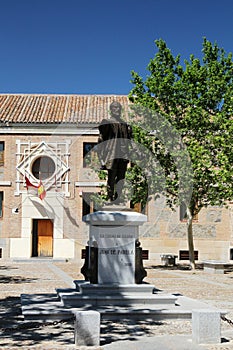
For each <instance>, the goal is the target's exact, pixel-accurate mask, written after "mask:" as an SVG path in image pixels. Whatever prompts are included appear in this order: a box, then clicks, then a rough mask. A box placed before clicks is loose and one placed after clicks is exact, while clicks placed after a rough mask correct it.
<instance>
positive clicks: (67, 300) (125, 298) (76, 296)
mask: <svg viewBox="0 0 233 350" xmlns="http://www.w3.org/2000/svg"><path fill="white" fill-rule="evenodd" d="M59 297H60V299H61V301H62V303H63V304H64V306H69V307H82V306H83V305H93V306H94V307H96V306H110V305H111V306H112V307H113V306H122V305H124V306H126V307H128V306H134V307H137V306H138V305H144V307H146V306H147V305H148V307H149V306H150V307H153V305H154V306H155V307H156V306H157V305H161V304H163V305H175V302H176V300H177V297H175V296H173V295H170V294H169V295H155V294H151V295H146V296H144V295H141V296H140V295H139V294H138V293H135V294H133V293H132V294H131V295H121V294H119V295H117V294H112V295H104V294H103V295H100V294H96V295H94V294H90V295H87V294H81V293H79V292H76V293H59Z"/></svg>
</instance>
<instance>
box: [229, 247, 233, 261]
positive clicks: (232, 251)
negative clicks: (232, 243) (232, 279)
mask: <svg viewBox="0 0 233 350" xmlns="http://www.w3.org/2000/svg"><path fill="white" fill-rule="evenodd" d="M230 260H233V248H231V249H230Z"/></svg>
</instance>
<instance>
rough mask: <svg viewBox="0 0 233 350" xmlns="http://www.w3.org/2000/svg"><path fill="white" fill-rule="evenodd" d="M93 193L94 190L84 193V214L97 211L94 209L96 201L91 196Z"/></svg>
mask: <svg viewBox="0 0 233 350" xmlns="http://www.w3.org/2000/svg"><path fill="white" fill-rule="evenodd" d="M92 195H93V193H92V192H84V193H83V212H82V214H83V216H84V215H87V214H91V213H93V212H94V211H95V209H94V203H93V200H92V199H91V196H92Z"/></svg>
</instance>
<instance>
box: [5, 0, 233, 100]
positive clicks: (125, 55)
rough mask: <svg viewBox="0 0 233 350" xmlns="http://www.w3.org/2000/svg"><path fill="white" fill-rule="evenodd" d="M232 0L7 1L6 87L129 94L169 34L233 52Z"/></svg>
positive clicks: (181, 46)
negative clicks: (135, 75)
mask: <svg viewBox="0 0 233 350" xmlns="http://www.w3.org/2000/svg"><path fill="white" fill-rule="evenodd" d="M232 33H233V1H232V0H221V1H219V0H195V1H187V0H176V1H174V0H118V1H114V0H111V1H110V0H85V1H84V0H82V1H81V0H7V1H6V0H0V93H58V94H59V93H61V94H63V93H65V94H128V93H129V91H130V90H131V89H132V84H131V83H130V79H131V76H130V72H131V70H135V71H137V72H139V73H140V74H141V75H143V76H145V74H146V67H147V64H148V63H149V60H150V59H151V58H153V57H154V55H155V53H156V46H155V44H154V41H155V40H156V39H159V38H162V39H164V40H165V41H166V43H167V46H168V47H169V48H170V49H171V50H172V52H173V53H174V54H175V55H177V54H179V53H180V54H181V59H182V60H183V59H185V58H188V57H189V55H190V54H191V53H193V54H194V55H195V56H200V54H201V48H202V41H203V37H204V36H205V37H207V39H208V40H210V41H212V42H214V41H216V42H217V44H218V45H219V46H220V47H223V48H224V49H225V51H226V52H233V40H232Z"/></svg>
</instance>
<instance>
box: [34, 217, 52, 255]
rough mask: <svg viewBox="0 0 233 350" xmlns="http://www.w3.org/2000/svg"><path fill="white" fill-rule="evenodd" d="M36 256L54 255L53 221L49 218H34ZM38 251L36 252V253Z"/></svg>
mask: <svg viewBox="0 0 233 350" xmlns="http://www.w3.org/2000/svg"><path fill="white" fill-rule="evenodd" d="M33 228H34V229H33V237H36V238H34V240H33V241H34V254H33V255H34V256H45V257H52V256H53V222H52V221H51V220H49V219H38V220H34V224H33ZM35 244H36V247H35ZM35 253H36V254H35Z"/></svg>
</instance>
